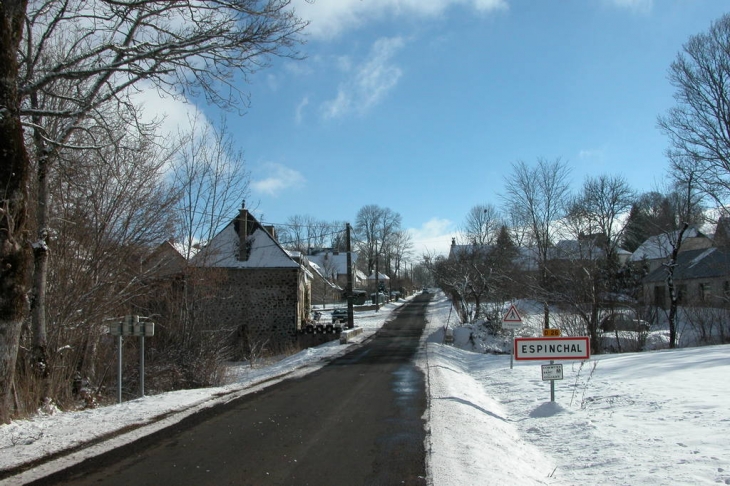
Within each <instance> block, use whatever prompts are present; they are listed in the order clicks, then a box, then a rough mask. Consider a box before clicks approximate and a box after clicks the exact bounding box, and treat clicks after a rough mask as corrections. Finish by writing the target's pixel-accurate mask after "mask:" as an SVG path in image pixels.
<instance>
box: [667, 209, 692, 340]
mask: <svg viewBox="0 0 730 486" xmlns="http://www.w3.org/2000/svg"><path fill="white" fill-rule="evenodd" d="M688 227H689V224H687V223H684V225H683V226H682V229H681V230H679V233H678V234H677V243H676V244H675V245H674V247H673V248H672V256H671V259H670V260H669V263H667V279H666V282H667V290H668V291H669V348H670V349H674V348H676V347H677V322H676V320H677V308H678V307H679V296H678V295H677V291H676V289H675V288H674V269H675V268H676V267H677V256H678V255H679V249H680V247H681V246H682V238H683V237H684V232H685V231H687V228H688Z"/></svg>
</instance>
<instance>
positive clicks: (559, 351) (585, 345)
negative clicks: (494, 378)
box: [513, 336, 591, 402]
mask: <svg viewBox="0 0 730 486" xmlns="http://www.w3.org/2000/svg"><path fill="white" fill-rule="evenodd" d="M513 352H514V355H515V359H516V360H518V361H519V360H526V361H546V360H550V364H549V365H542V380H543V381H548V380H549V381H550V401H551V402H554V401H555V380H562V379H563V365H562V364H557V365H556V364H555V360H562V359H567V360H586V359H589V358H590V357H591V347H590V338H588V337H587V336H576V337H536V338H517V339H515V340H514V350H513Z"/></svg>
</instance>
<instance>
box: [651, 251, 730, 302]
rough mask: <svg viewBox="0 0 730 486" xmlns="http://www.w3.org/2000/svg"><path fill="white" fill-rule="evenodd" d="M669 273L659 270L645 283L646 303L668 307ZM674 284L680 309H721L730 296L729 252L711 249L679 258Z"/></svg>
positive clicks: (686, 252) (685, 254) (661, 268)
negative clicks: (694, 307)
mask: <svg viewBox="0 0 730 486" xmlns="http://www.w3.org/2000/svg"><path fill="white" fill-rule="evenodd" d="M666 280H667V270H666V268H665V267H663V266H660V267H658V268H656V269H655V270H654V271H653V272H650V273H649V274H648V275H647V276H646V277H644V279H643V280H642V285H643V295H644V302H645V303H646V304H650V305H655V306H657V307H661V308H667V306H668V305H669V290H668V289H667V282H666ZM673 281H674V285H675V289H676V290H677V296H678V299H679V304H680V305H699V306H703V307H704V306H713V307H714V306H717V307H719V306H721V305H724V304H727V302H728V297H729V296H730V249H729V248H727V247H722V248H719V247H711V248H701V249H696V250H687V251H682V252H680V253H679V254H678V255H677V262H676V265H675V267H674V274H673Z"/></svg>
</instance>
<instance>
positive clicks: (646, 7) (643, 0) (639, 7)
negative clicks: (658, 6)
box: [605, 0, 654, 13]
mask: <svg viewBox="0 0 730 486" xmlns="http://www.w3.org/2000/svg"><path fill="white" fill-rule="evenodd" d="M605 1H607V2H608V3H609V4H610V5H613V6H615V7H619V8H625V9H628V10H633V11H635V12H641V13H646V12H650V11H651V9H652V7H653V6H654V0H605Z"/></svg>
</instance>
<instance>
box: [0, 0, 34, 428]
mask: <svg viewBox="0 0 730 486" xmlns="http://www.w3.org/2000/svg"><path fill="white" fill-rule="evenodd" d="M26 7H27V0H3V1H2V2H0V188H2V190H0V421H2V422H3V423H8V422H9V421H10V418H11V415H12V408H13V393H12V390H13V383H14V378H15V363H16V360H17V358H18V346H19V343H20V331H21V326H22V324H23V320H24V318H25V316H26V315H27V310H28V307H27V290H28V284H29V283H30V269H31V268H30V245H29V244H28V243H29V235H28V214H27V202H28V185H29V182H30V168H29V162H28V153H27V152H26V150H25V145H24V141H23V128H22V126H21V124H20V111H19V107H20V99H19V97H18V91H17V85H16V83H17V79H18V62H17V58H16V53H17V49H18V45H19V43H20V40H21V37H22V33H23V20H24V17H25V9H26Z"/></svg>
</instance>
